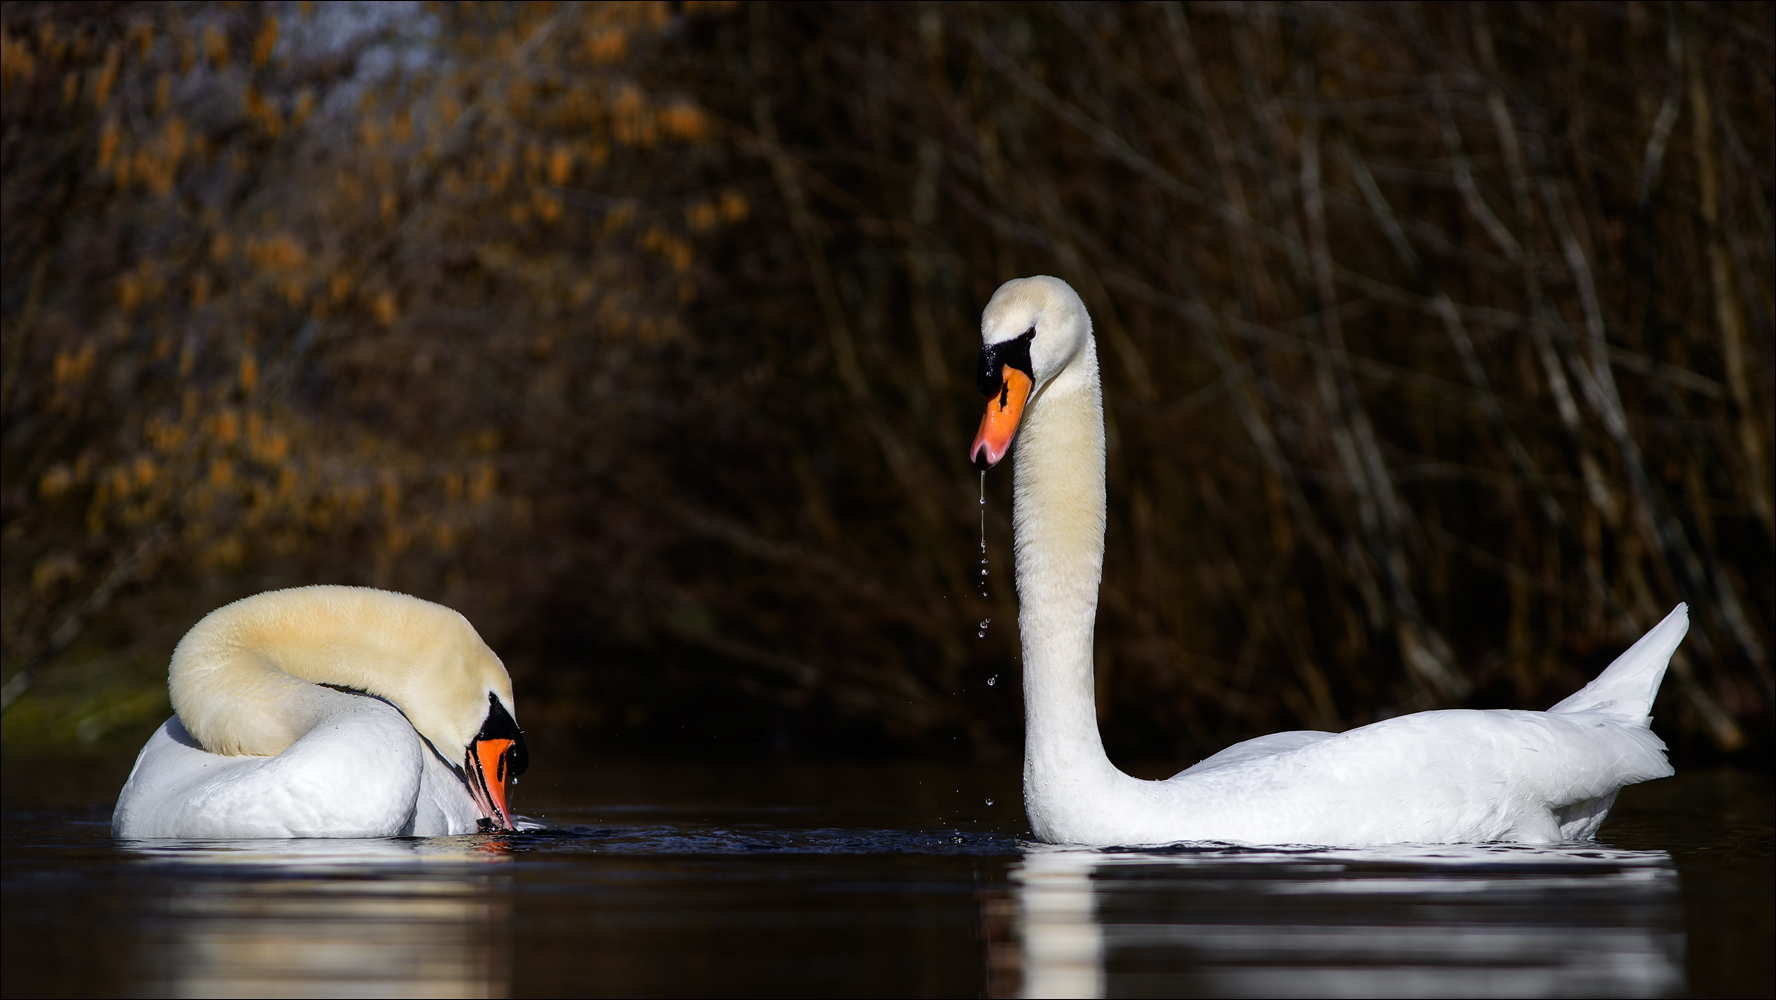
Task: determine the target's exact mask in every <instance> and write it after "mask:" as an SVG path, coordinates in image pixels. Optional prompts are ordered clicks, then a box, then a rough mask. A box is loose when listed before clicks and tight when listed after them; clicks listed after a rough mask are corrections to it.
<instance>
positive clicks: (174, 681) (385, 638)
mask: <svg viewBox="0 0 1776 1000" xmlns="http://www.w3.org/2000/svg"><path fill="white" fill-rule="evenodd" d="M317 684H319V685H326V686H329V687H334V688H343V689H346V690H350V691H361V692H363V693H365V694H368V695H373V696H375V697H378V698H381V699H384V700H385V701H388V702H389V703H391V704H393V705H394V706H395V707H396V708H398V709H400V710H401V712H402V713H403V714H404V715H406V717H407V720H408V721H409V722H411V723H412V724H413V728H414V731H416V732H417V733H418V734H419V735H420V736H422V737H424V738H425V740H426V741H427V742H428V743H430V744H431V746H432V748H433V749H434V750H436V751H437V752H438V754H439V756H441V757H443V759H444V760H445V762H446V763H449V764H451V765H452V766H453V767H454V768H456V769H458V771H459V773H461V774H462V775H463V779H464V781H465V782H466V783H467V784H468V785H469V789H470V793H471V795H473V796H474V797H475V799H476V800H477V802H478V803H480V804H481V805H482V808H483V812H485V813H488V814H489V818H492V819H496V820H497V821H499V823H500V825H502V826H507V827H509V826H510V823H509V818H508V816H507V815H506V813H507V810H506V808H505V782H506V780H507V779H508V778H509V777H511V776H514V775H516V774H518V773H520V772H522V771H523V770H524V766H525V764H526V756H527V754H526V752H525V748H524V741H523V736H522V734H521V733H520V732H519V730H518V726H517V722H516V717H517V713H516V711H515V705H514V703H513V700H512V680H511V678H510V677H509V676H507V674H506V668H505V665H504V664H502V663H501V662H500V658H499V657H498V656H496V655H494V652H493V650H491V649H489V648H487V644H486V643H485V642H482V641H481V636H480V635H478V634H477V633H476V632H475V628H474V626H472V625H470V624H469V622H468V619H466V618H464V617H463V616H462V615H461V614H458V613H457V612H455V611H453V610H451V609H450V608H446V607H443V606H442V605H438V604H433V603H431V602H430V601H422V600H420V599H419V598H417V597H409V596H407V595H406V594H397V593H392V592H390V591H384V590H371V589H369V588H365V587H336V586H317V587H298V588H295V589H291V590H278V591H272V592H270V593H265V594H258V595H255V596H253V597H248V598H245V599H243V600H239V601H236V602H234V603H233V604H230V605H227V606H226V607H222V608H218V609H216V610H215V611H212V612H210V613H209V614H208V615H207V616H205V617H204V619H203V620H202V621H200V622H198V623H197V624H196V625H195V626H193V627H192V629H191V631H190V632H187V633H186V634H185V637H184V638H183V639H181V640H179V645H178V647H177V648H176V649H175V650H174V651H173V660H172V665H171V667H170V668H169V669H168V672H167V687H168V690H169V693H170V694H171V695H172V702H173V711H174V712H176V713H178V716H179V721H180V722H181V723H182V724H183V725H184V726H185V729H186V731H187V732H189V733H190V734H191V735H192V736H193V737H194V738H195V739H196V740H197V741H198V742H199V743H201V744H202V745H203V747H204V749H206V750H208V751H210V752H211V753H217V754H225V755H230V756H235V755H242V754H250V755H259V756H271V755H274V754H278V753H282V752H283V751H284V750H285V749H286V748H288V747H289V746H290V745H291V744H292V743H294V742H296V740H298V739H300V738H301V737H302V736H303V735H304V734H305V733H307V732H308V731H309V729H311V728H312V727H313V726H314V725H315V723H316V722H317V721H319V718H320V716H321V715H322V714H324V712H325V711H327V699H325V698H323V697H318V696H317V692H316V691H315V690H314V685H317ZM490 806H491V807H497V808H496V809H490V808H489V807H490Z"/></svg>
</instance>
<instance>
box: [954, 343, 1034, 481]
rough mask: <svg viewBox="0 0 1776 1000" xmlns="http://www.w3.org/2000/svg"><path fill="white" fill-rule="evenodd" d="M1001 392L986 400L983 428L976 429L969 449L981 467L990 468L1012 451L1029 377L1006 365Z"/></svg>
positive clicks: (977, 466) (1027, 396)
mask: <svg viewBox="0 0 1776 1000" xmlns="http://www.w3.org/2000/svg"><path fill="white" fill-rule="evenodd" d="M1001 378H1002V379H1003V381H1002V382H1001V383H1000V386H999V391H998V392H997V393H995V394H994V395H993V397H992V398H990V399H988V400H987V412H986V414H985V415H983V416H982V417H981V422H980V430H979V431H977V432H975V435H974V445H973V447H971V448H969V449H968V457H969V460H971V461H972V462H974V464H975V467H976V468H979V469H981V470H983V471H984V470H987V469H991V468H992V467H993V466H995V465H998V464H999V460H1000V459H1002V458H1004V457H1005V456H1006V453H1008V452H1010V451H1011V439H1012V438H1013V437H1015V436H1017V428H1018V421H1019V420H1020V419H1022V418H1023V415H1024V404H1025V403H1027V402H1029V400H1030V387H1031V386H1032V385H1033V384H1034V383H1032V382H1031V380H1030V376H1028V375H1026V374H1024V373H1023V372H1021V371H1019V370H1017V369H1016V368H1013V367H1011V366H1010V365H1006V366H1005V367H1004V369H1003V374H1002V375H1001Z"/></svg>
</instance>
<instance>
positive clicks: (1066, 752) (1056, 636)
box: [1012, 337, 1120, 837]
mask: <svg viewBox="0 0 1776 1000" xmlns="http://www.w3.org/2000/svg"><path fill="white" fill-rule="evenodd" d="M1013 463H1014V464H1013V476H1012V483H1013V491H1012V495H1013V501H1012V524H1013V533H1014V535H1015V537H1016V548H1017V589H1018V631H1019V635H1020V637H1021V638H1022V640H1023V659H1024V802H1025V805H1026V807H1027V809H1028V810H1029V813H1030V821H1031V823H1032V824H1033V825H1034V826H1035V827H1036V834H1037V836H1039V837H1042V836H1044V835H1045V832H1046V829H1047V828H1049V827H1051V826H1052V825H1053V824H1055V823H1056V822H1064V818H1063V817H1064V815H1065V814H1067V813H1070V812H1072V811H1074V810H1076V809H1080V808H1089V806H1088V805H1087V799H1089V795H1088V794H1086V791H1087V789H1088V788H1101V787H1102V785H1103V783H1104V781H1106V780H1114V778H1112V775H1115V776H1118V777H1120V772H1117V771H1116V769H1115V768H1114V767H1113V766H1112V765H1111V764H1110V761H1109V758H1108V757H1106V756H1105V754H1104V744H1103V740H1102V739H1101V738H1100V737H1099V735H1098V719H1097V710H1096V705H1095V698H1094V690H1093V679H1092V631H1093V627H1094V625H1095V624H1096V620H1097V612H1098V583H1099V580H1100V578H1101V577H1102V575H1103V569H1104V518H1105V507H1106V502H1105V496H1104V410H1103V393H1102V390H1101V389H1100V387H1099V383H1098V356H1097V350H1096V347H1095V345H1094V344H1093V342H1092V340H1091V339H1090V338H1089V337H1088V338H1087V339H1086V342H1085V347H1084V348H1083V349H1082V350H1081V351H1080V353H1079V354H1078V355H1077V356H1076V357H1074V359H1073V360H1072V362H1071V363H1070V364H1068V365H1067V367H1066V368H1064V369H1062V371H1061V372H1060V374H1058V375H1056V376H1055V377H1054V378H1053V379H1052V380H1051V381H1050V382H1049V383H1048V384H1047V385H1045V386H1043V388H1042V390H1041V391H1040V392H1039V393H1038V394H1037V395H1036V396H1035V397H1034V398H1033V399H1032V400H1031V401H1030V405H1029V407H1028V409H1026V410H1025V412H1024V418H1023V421H1022V424H1021V426H1020V427H1019V428H1018V440H1017V445H1016V447H1015V450H1014V454H1013Z"/></svg>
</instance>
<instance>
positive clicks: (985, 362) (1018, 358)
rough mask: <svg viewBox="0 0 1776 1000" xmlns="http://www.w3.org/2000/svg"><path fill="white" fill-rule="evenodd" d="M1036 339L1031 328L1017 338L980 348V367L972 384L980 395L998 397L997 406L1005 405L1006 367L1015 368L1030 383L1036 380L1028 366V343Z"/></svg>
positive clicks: (1032, 370) (1033, 329)
mask: <svg viewBox="0 0 1776 1000" xmlns="http://www.w3.org/2000/svg"><path fill="white" fill-rule="evenodd" d="M1035 338H1036V328H1035V327H1031V328H1029V329H1028V330H1025V331H1024V332H1023V333H1022V334H1020V335H1019V336H1016V337H1013V338H1012V339H1010V340H1002V341H1000V342H999V343H997V344H989V345H988V346H986V347H983V348H981V352H980V367H979V368H978V369H976V370H975V376H974V384H975V386H976V388H978V389H980V394H981V395H983V396H987V397H992V396H1000V397H1001V398H1000V400H999V405H1000V406H1004V405H1005V399H1004V393H1005V368H1006V366H1007V365H1009V366H1011V367H1012V368H1016V369H1017V370H1018V371H1020V372H1023V373H1024V374H1025V375H1028V376H1030V380H1031V381H1035V380H1036V372H1035V370H1034V369H1033V368H1032V367H1031V366H1030V341H1032V340H1034V339H1035Z"/></svg>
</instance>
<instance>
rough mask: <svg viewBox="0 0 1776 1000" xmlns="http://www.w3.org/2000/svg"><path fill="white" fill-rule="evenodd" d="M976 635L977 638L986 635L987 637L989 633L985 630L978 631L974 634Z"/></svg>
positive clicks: (983, 637)
mask: <svg viewBox="0 0 1776 1000" xmlns="http://www.w3.org/2000/svg"><path fill="white" fill-rule="evenodd" d="M974 637H975V638H976V639H985V638H986V637H987V633H986V632H984V631H982V632H976V633H975V634H974Z"/></svg>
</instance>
